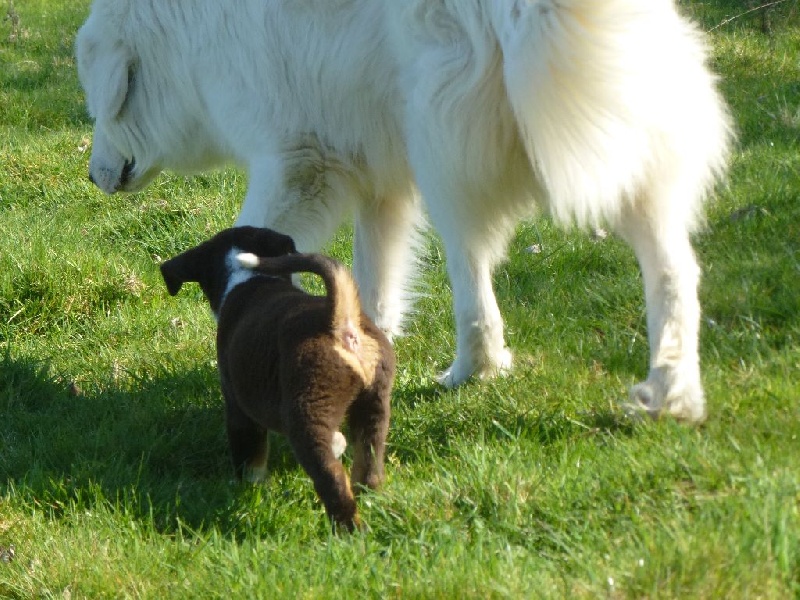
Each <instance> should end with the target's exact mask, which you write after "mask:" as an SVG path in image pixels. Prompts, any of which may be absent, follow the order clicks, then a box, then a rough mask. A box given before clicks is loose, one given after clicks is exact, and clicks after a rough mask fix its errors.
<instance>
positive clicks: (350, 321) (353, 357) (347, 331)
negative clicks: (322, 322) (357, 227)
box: [236, 252, 380, 385]
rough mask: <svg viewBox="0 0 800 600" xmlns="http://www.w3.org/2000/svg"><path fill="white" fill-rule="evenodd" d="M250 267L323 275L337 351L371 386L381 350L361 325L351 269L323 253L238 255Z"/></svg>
mask: <svg viewBox="0 0 800 600" xmlns="http://www.w3.org/2000/svg"><path fill="white" fill-rule="evenodd" d="M236 260H237V261H238V262H239V264H240V265H241V266H243V267H245V268H247V269H251V270H253V271H258V272H260V273H265V274H268V275H290V274H292V273H314V274H315V275H319V276H320V277H321V278H322V281H323V283H324V284H325V291H326V293H327V297H328V299H329V301H330V303H331V333H332V334H333V337H334V340H335V342H336V350H337V352H338V353H339V355H340V356H342V358H344V360H345V361H346V362H347V363H348V364H349V365H350V366H351V367H352V368H353V369H354V370H355V371H356V372H357V373H358V374H359V375H360V376H361V378H362V380H363V381H364V383H365V384H367V385H369V384H370V383H371V382H372V380H373V378H374V376H375V367H376V365H377V360H378V357H379V356H380V349H379V348H378V346H377V342H376V341H375V340H374V339H373V338H372V337H370V336H368V335H366V334H365V333H364V331H363V330H362V328H361V315H362V310H361V300H360V299H359V295H358V287H357V286H356V282H355V281H354V280H353V277H352V275H351V274H350V271H349V270H348V269H347V267H345V266H344V265H343V264H342V263H340V262H339V261H336V260H334V259H332V258H329V257H327V256H325V255H323V254H312V253H309V254H302V253H296V254H285V255H282V256H274V257H262V256H256V255H255V254H251V253H248V252H243V253H241V254H238V255H237V256H236Z"/></svg>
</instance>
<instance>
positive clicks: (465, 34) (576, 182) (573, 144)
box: [77, 0, 730, 421]
mask: <svg viewBox="0 0 800 600" xmlns="http://www.w3.org/2000/svg"><path fill="white" fill-rule="evenodd" d="M77 58H78V72H79V75H80V79H81V83H82V85H83V87H84V89H85V91H86V97H87V104H88V108H89V112H90V113H91V115H92V116H93V117H94V119H95V133H94V143H93V149H92V157H91V163H90V175H91V177H92V179H93V181H94V182H95V183H96V184H97V185H98V186H99V187H100V188H101V189H102V190H104V191H105V192H107V193H113V192H117V191H135V190H139V189H141V188H142V187H143V186H145V185H146V184H147V183H148V182H150V181H151V180H152V179H153V178H154V177H155V176H156V175H157V174H158V173H159V172H160V171H161V170H162V169H174V170H180V171H196V170H201V169H207V168H211V167H215V166H218V165H220V164H222V163H224V162H226V161H233V162H236V163H238V164H241V165H243V166H244V167H246V169H247V171H248V175H249V187H248V191H247V196H246V198H245V201H244V206H243V208H242V211H241V214H240V216H239V218H238V220H237V224H238V225H244V224H248V225H257V226H267V227H271V228H274V229H277V230H279V231H281V232H284V233H287V234H289V235H291V236H292V237H293V238H294V239H295V241H296V243H297V246H298V249H300V250H303V251H309V250H314V249H317V248H318V247H320V246H321V245H322V244H323V243H324V242H325V241H326V240H327V239H328V237H329V236H330V235H331V233H332V232H333V231H334V230H335V228H336V227H338V225H339V224H340V223H341V221H342V220H343V219H344V218H345V217H347V216H348V214H349V213H350V212H354V213H355V242H354V243H355V249H354V256H355V259H354V263H355V265H354V268H355V273H356V277H357V279H358V282H359V285H360V288H361V293H362V296H363V299H364V305H365V307H366V309H367V311H368V312H369V313H370V315H371V316H372V317H373V318H374V319H375V321H376V322H377V323H378V324H379V325H380V326H381V327H382V328H383V329H385V330H386V331H387V332H389V333H396V332H398V331H399V328H400V326H401V321H402V317H403V314H404V311H405V310H406V309H407V308H408V295H407V294H406V293H405V290H406V287H405V284H406V281H407V279H408V278H409V275H410V274H411V273H410V271H411V270H412V268H413V265H414V262H415V261H414V257H413V255H412V250H413V246H414V244H413V240H414V238H415V236H414V233H415V231H416V229H417V227H418V226H419V225H420V223H421V221H422V218H421V214H422V211H423V203H424V206H425V207H426V208H427V212H428V214H429V217H430V220H431V221H432V223H433V225H434V226H435V228H436V229H437V231H438V233H439V234H440V235H441V237H442V240H443V242H444V245H445V248H446V251H447V268H448V272H449V275H450V281H451V283H452V290H453V297H454V303H455V313H456V326H457V356H456V358H455V361H454V362H453V364H452V366H451V367H450V368H449V369H447V370H446V371H445V373H444V374H443V375H442V382H443V383H445V384H446V385H457V384H459V383H461V382H463V381H464V380H466V379H467V378H469V377H470V376H471V375H473V374H477V375H479V376H487V375H491V374H493V373H496V372H497V371H499V370H502V369H506V368H508V367H509V366H510V364H511V354H510V353H509V351H508V349H507V348H506V346H505V343H504V339H503V323H502V319H501V316H500V312H499V310H498V307H497V303H496V300H495V296H494V292H493V289H492V270H493V268H494V266H495V265H496V264H497V263H498V261H499V260H501V259H502V257H503V255H504V252H505V249H506V244H507V242H508V240H509V238H510V236H511V235H512V233H513V231H514V227H515V224H516V223H517V222H518V220H519V219H520V218H522V217H524V216H526V215H529V214H531V213H532V211H533V209H534V208H535V207H537V206H538V207H540V208H541V209H542V210H543V211H544V212H546V213H549V215H550V216H551V217H552V218H553V219H554V220H555V221H556V222H558V223H561V224H565V225H567V224H577V225H579V226H594V225H599V224H601V223H604V224H607V225H608V226H610V227H612V228H613V229H614V230H615V231H617V232H618V233H619V234H620V235H621V236H622V237H623V238H624V239H625V240H627V241H628V242H629V243H630V244H631V246H632V247H633V250H634V251H635V253H636V256H637V258H638V260H639V263H640V265H641V269H642V272H643V277H644V288H645V296H646V302H647V325H648V330H649V341H650V351H651V358H650V373H649V375H648V377H647V380H646V381H644V382H643V383H640V384H638V385H636V386H635V387H634V388H633V390H632V391H631V397H632V400H633V402H634V403H635V405H637V406H639V407H640V408H642V409H643V410H645V411H647V412H649V413H651V414H654V415H656V414H660V413H662V412H667V413H671V414H673V415H675V416H676V417H678V418H682V419H686V420H689V421H700V420H702V419H703V418H704V416H705V412H706V411H705V400H704V396H703V390H702V386H701V382H700V371H699V365H698V349H697V343H698V339H697V338H698V325H699V315H700V309H699V305H698V300H697V282H698V276H699V269H698V266H697V262H696V260H695V257H694V253H693V250H692V247H691V245H690V239H689V236H690V234H691V232H692V231H693V230H694V229H695V228H696V226H697V224H698V221H699V217H700V208H701V203H702V198H703V196H704V194H705V193H706V192H707V191H708V189H709V188H710V186H712V185H713V183H714V181H715V179H716V177H717V176H718V175H719V173H720V172H721V171H722V169H723V167H724V163H725V158H726V152H727V148H728V145H729V138H730V135H729V118H728V115H727V112H726V109H725V106H724V104H723V102H722V101H721V99H720V97H719V95H718V93H717V91H716V90H715V83H714V78H713V76H712V75H711V74H710V73H709V71H708V70H707V68H706V65H705V61H706V50H705V47H704V43H703V40H702V36H701V35H700V33H699V32H698V31H697V30H696V29H695V28H694V27H693V26H692V25H691V24H689V23H687V22H686V20H684V19H683V18H682V17H681V16H680V15H679V14H678V13H677V11H676V8H675V6H674V2H673V1H672V0H646V1H643V0H602V1H600V0H241V1H239V2H220V1H219V0H171V1H170V2H144V1H137V0H95V2H94V5H93V6H92V9H91V14H90V15H89V18H88V20H87V21H86V23H85V24H84V25H83V27H82V28H81V30H80V33H79V35H78V39H77ZM420 198H421V199H422V200H420Z"/></svg>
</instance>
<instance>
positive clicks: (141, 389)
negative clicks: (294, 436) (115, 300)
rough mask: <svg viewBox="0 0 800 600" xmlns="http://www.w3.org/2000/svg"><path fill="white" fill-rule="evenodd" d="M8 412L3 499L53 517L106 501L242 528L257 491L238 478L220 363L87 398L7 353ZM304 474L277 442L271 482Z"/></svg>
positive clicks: (161, 524) (134, 511)
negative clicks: (245, 501)
mask: <svg viewBox="0 0 800 600" xmlns="http://www.w3.org/2000/svg"><path fill="white" fill-rule="evenodd" d="M0 413H2V414H3V418H2V419H0V495H5V494H7V493H10V492H13V495H14V497H16V498H19V499H21V500H22V502H23V503H27V504H28V505H30V506H31V507H32V508H35V509H37V510H38V511H41V512H43V513H44V514H46V515H48V516H49V517H50V518H54V519H59V518H67V517H68V515H70V514H75V513H76V512H78V513H80V512H83V511H88V510H92V509H93V508H94V507H96V505H98V504H99V503H102V504H103V505H105V507H106V508H108V509H110V510H111V511H112V512H116V511H120V512H124V513H126V515H128V516H129V517H130V518H134V519H136V520H141V521H143V522H150V521H152V523H153V526H154V528H155V529H156V530H157V531H160V532H167V533H170V532H174V531H176V530H177V529H178V528H180V527H184V526H188V527H189V528H191V529H192V530H202V529H205V528H207V527H218V528H219V529H220V530H222V531H234V530H235V529H237V527H238V522H239V521H240V520H241V515H240V509H241V506H240V505H241V502H240V500H241V499H242V498H243V497H244V498H247V497H249V496H252V495H253V494H254V493H256V492H254V490H253V486H250V485H239V484H235V483H233V482H232V475H233V470H232V467H231V465H230V459H229V454H228V447H227V440H226V437H225V431H224V413H223V406H222V400H221V397H220V392H219V384H218V381H217V373H216V370H215V369H214V368H213V367H211V366H208V367H207V368H199V369H196V370H192V371H186V372H170V371H168V370H166V369H165V370H164V371H163V372H161V373H157V374H155V375H154V376H152V377H148V379H146V380H141V381H135V382H133V383H132V384H128V385H127V386H126V387H109V388H108V389H104V390H101V391H98V392H89V391H87V392H83V391H81V390H78V389H77V388H76V387H75V385H74V384H72V383H71V382H69V381H65V380H63V379H61V378H59V377H54V376H52V375H50V374H49V369H48V366H47V365H46V364H42V363H40V362H37V361H35V360H32V359H27V358H12V357H11V355H10V354H9V353H8V352H7V353H6V354H5V355H4V356H2V357H1V358H0ZM298 469H300V467H299V466H298V465H297V463H296V462H295V461H294V458H293V456H292V454H291V451H290V449H289V446H288V444H287V443H285V442H284V441H283V440H282V439H274V438H273V442H272V452H271V456H270V472H271V477H273V478H277V479H279V478H280V477H281V475H282V474H285V473H287V472H290V471H294V470H298ZM267 485H269V484H267ZM308 485H309V487H311V482H310V480H309V482H308ZM312 493H313V492H312Z"/></svg>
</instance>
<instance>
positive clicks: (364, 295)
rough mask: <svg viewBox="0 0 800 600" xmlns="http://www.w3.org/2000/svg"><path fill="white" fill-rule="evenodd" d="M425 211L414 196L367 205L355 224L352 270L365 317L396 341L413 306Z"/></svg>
mask: <svg viewBox="0 0 800 600" xmlns="http://www.w3.org/2000/svg"><path fill="white" fill-rule="evenodd" d="M421 222H422V215H421V207H420V203H419V200H418V198H416V196H415V195H414V194H411V193H409V194H407V195H401V196H398V197H389V198H386V199H383V200H378V201H377V203H364V205H363V206H362V207H360V209H359V211H358V213H357V215H356V219H355V236H354V243H353V271H354V273H355V278H356V281H357V282H358V287H359V292H360V296H361V302H362V305H363V307H364V310H365V311H366V313H367V314H368V315H369V316H370V317H371V318H372V320H373V321H375V324H376V325H377V326H378V327H380V328H381V329H382V330H383V331H384V332H385V333H386V335H387V336H389V338H390V339H391V338H392V337H393V336H395V335H399V334H400V333H401V332H402V325H403V317H404V315H405V312H406V311H407V310H408V307H409V305H410V304H411V300H412V298H411V295H412V293H411V290H410V289H409V286H410V285H411V284H410V279H411V278H412V277H413V273H414V271H415V268H416V263H417V246H418V245H419V240H418V230H419V227H420V225H421Z"/></svg>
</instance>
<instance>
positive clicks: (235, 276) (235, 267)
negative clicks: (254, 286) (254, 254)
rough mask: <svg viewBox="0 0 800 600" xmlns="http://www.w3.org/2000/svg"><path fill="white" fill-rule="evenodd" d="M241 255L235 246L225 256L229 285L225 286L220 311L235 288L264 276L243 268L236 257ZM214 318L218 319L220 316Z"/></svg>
mask: <svg viewBox="0 0 800 600" xmlns="http://www.w3.org/2000/svg"><path fill="white" fill-rule="evenodd" d="M241 253H242V251H241V250H240V249H239V248H237V247H235V246H234V247H233V248H231V249H230V250H228V254H227V255H226V256H225V267H226V268H227V270H228V284H227V285H226V286H225V291H224V292H222V298H220V300H219V310H222V305H223V304H225V300H226V298H227V297H228V294H230V293H231V290H233V288H235V287H236V286H237V285H241V284H243V283H244V282H245V281H249V280H250V279H253V278H254V277H261V276H262V275H261V274H260V273H256V272H254V271H252V270H250V269H248V268H247V267H243V266H242V265H241V263H239V261H238V260H236V256H237V255H238V254H241ZM214 316H215V317H218V316H219V315H214Z"/></svg>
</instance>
